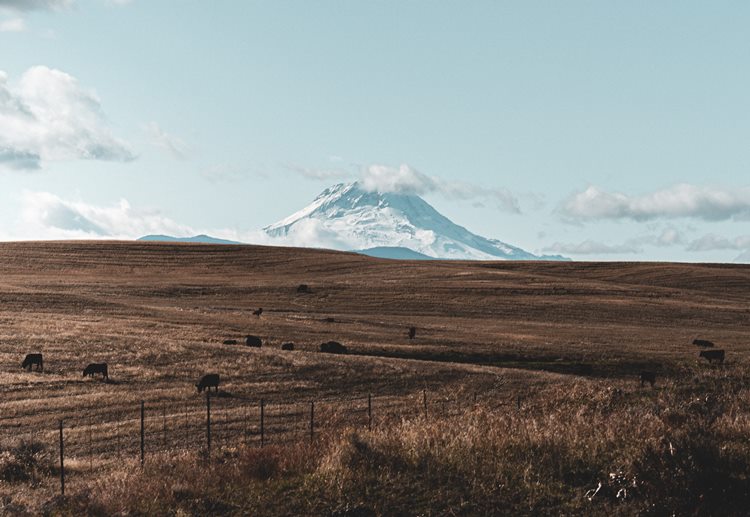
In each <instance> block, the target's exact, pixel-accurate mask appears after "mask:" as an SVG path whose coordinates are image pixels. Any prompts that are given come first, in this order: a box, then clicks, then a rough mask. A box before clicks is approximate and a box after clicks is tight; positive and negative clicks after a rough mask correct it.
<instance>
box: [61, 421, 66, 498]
mask: <svg viewBox="0 0 750 517" xmlns="http://www.w3.org/2000/svg"><path fill="white" fill-rule="evenodd" d="M64 451H65V444H64V442H63V421H62V420H60V494H61V495H65V460H64V459H63V458H64V454H65V453H64Z"/></svg>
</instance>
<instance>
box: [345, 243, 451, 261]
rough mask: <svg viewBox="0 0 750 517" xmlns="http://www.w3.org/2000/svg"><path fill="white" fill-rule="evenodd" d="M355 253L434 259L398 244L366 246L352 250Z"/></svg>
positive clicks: (393, 257) (379, 256)
mask: <svg viewBox="0 0 750 517" xmlns="http://www.w3.org/2000/svg"><path fill="white" fill-rule="evenodd" d="M354 252H355V253H359V254H361V255H367V256H370V257H377V258H385V259H396V260H436V259H435V258H434V257H429V256H427V255H424V254H422V253H419V252H417V251H414V250H411V249H409V248H403V247H399V246H378V247H375V248H367V249H364V250H354Z"/></svg>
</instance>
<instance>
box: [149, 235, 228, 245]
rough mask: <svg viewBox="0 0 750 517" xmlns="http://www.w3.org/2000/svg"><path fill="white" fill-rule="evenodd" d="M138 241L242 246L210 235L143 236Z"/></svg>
mask: <svg viewBox="0 0 750 517" xmlns="http://www.w3.org/2000/svg"><path fill="white" fill-rule="evenodd" d="M137 240H139V241H150V242H198V243H202V244H242V243H241V242H236V241H228V240H226V239H217V238H216V237H211V236H210V235H202V234H201V235H195V236H193V237H172V236H170V235H145V236H143V237H141V238H139V239H137Z"/></svg>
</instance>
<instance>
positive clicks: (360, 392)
mask: <svg viewBox="0 0 750 517" xmlns="http://www.w3.org/2000/svg"><path fill="white" fill-rule="evenodd" d="M300 284H307V285H308V286H309V292H298V289H297V288H298V286H299V285H300ZM261 307H262V308H263V312H262V314H261V315H260V316H255V315H253V311H254V310H256V309H258V308H261ZM410 326H414V327H416V338H415V339H414V340H410V339H409V337H408V335H407V331H408V328H409V327H410ZM749 327H750V267H748V266H740V265H711V264H666V263H665V264H660V263H551V262H492V263H485V262H446V261H390V260H382V259H374V258H369V257H364V256H360V255H356V254H350V253H340V252H333V251H324V250H312V249H295V248H271V247H258V246H212V245H188V244H160V243H120V242H106V243H90V242H77V243H76V242H65V243H62V242H46V243H5V244H2V245H0V368H1V369H2V371H3V376H2V384H1V386H2V393H3V397H2V399H1V400H0V433H1V434H0V441H2V443H3V444H4V447H6V448H8V449H9V448H12V447H13V446H14V445H13V444H14V443H15V442H16V441H18V440H27V441H29V442H32V441H37V442H40V443H43V444H45V446H46V447H48V448H49V451H48V453H47V454H49V455H51V456H54V454H56V451H57V449H56V448H55V447H56V441H55V440H56V436H57V434H56V430H57V426H58V422H59V420H61V419H62V420H63V421H64V422H65V425H66V430H67V432H68V440H69V441H70V445H69V451H70V474H69V481H68V483H69V492H71V493H75V492H76V491H77V490H82V487H85V486H86V485H87V484H88V483H90V482H91V480H92V479H94V478H96V477H99V476H100V475H102V472H107V470H108V469H109V470H111V469H116V468H118V465H121V464H124V463H126V462H128V461H132V460H135V459H136V458H137V455H138V453H139V450H138V448H139V443H138V440H139V425H140V424H139V420H138V418H139V411H140V403H141V401H143V402H144V407H145V408H146V411H147V415H148V418H149V421H148V423H147V426H148V428H147V445H146V447H147V452H148V453H149V454H150V453H151V452H152V451H153V454H156V453H157V451H162V450H173V449H178V448H180V447H182V448H185V449H188V450H189V449H198V448H199V447H202V446H203V441H204V440H205V436H204V434H205V433H204V429H203V426H204V419H205V414H204V413H205V399H204V397H203V396H201V395H199V394H198V393H197V390H196V388H195V386H194V384H195V383H196V382H197V380H198V378H199V377H200V376H201V375H202V374H204V373H209V372H216V373H219V374H220V376H221V379H222V382H221V392H220V394H219V395H218V396H217V397H215V406H214V409H215V416H214V418H215V422H216V437H215V440H217V441H216V442H215V446H216V447H217V448H220V447H222V445H224V446H227V445H228V444H231V443H232V440H239V441H241V442H243V443H244V444H248V443H249V444H250V445H252V446H255V445H256V444H257V442H258V440H259V436H258V429H257V427H258V426H257V416H258V411H259V409H258V404H259V401H260V400H261V399H263V400H264V402H265V404H266V405H267V407H268V409H267V411H268V420H269V422H268V426H269V429H268V431H267V433H268V436H267V440H268V441H269V443H271V444H273V443H278V444H280V445H282V444H287V443H292V444H293V443H296V442H302V441H304V440H306V439H307V438H306V437H307V433H308V431H309V424H308V419H309V415H308V413H309V405H310V403H311V402H312V403H315V404H317V407H318V408H319V409H318V411H319V413H318V414H317V415H316V418H318V419H319V422H320V423H319V426H320V429H319V430H316V431H317V432H320V433H326V432H328V433H330V432H334V431H336V430H337V429H343V428H344V427H347V426H348V427H357V426H359V427H362V426H366V425H367V418H368V417H367V413H366V404H367V402H366V401H367V397H368V395H372V397H374V400H375V401H376V402H375V407H374V408H373V413H374V425H375V426H376V427H377V426H378V424H379V423H383V422H384V421H385V414H386V413H388V414H389V415H390V416H391V417H393V418H405V417H408V416H414V417H420V412H421V411H423V410H424V407H423V405H424V398H425V397H427V398H428V399H429V400H428V402H427V404H428V407H429V408H430V409H429V410H428V411H433V410H434V411H436V412H437V411H442V413H443V418H448V419H449V418H451V416H450V415H451V414H452V413H451V411H455V412H456V414H457V415H458V414H463V413H461V412H462V411H469V408H470V406H472V405H474V404H480V405H483V406H484V407H486V408H488V409H489V410H491V411H493V412H513V411H514V412H518V411H520V406H521V405H523V407H524V408H527V410H528V411H540V412H543V411H544V408H545V405H546V404H550V401H551V400H553V399H554V397H560V396H562V395H560V394H561V393H566V392H573V391H576V390H584V391H585V392H586V393H589V394H596V393H605V392H607V390H618V393H625V394H626V396H627V395H628V394H634V396H635V397H639V399H638V400H642V399H644V397H645V398H646V399H647V403H648V404H650V405H653V404H658V403H659V397H666V396H667V394H665V393H672V392H676V391H679V389H680V386H682V385H684V384H685V383H686V382H688V380H690V379H693V381H694V380H695V379H696V378H699V377H700V376H705V375H709V376H712V377H711V379H714V380H715V379H719V378H723V377H731V378H732V379H747V371H748V370H750V339H748V328H749ZM248 334H251V335H257V336H259V337H260V338H261V339H262V340H263V347H262V348H260V349H257V348H251V347H246V346H244V337H245V336H246V335H248ZM696 338H703V339H709V340H711V341H713V342H715V343H716V346H717V348H721V349H724V350H725V351H726V362H725V364H724V365H716V364H714V365H709V364H708V363H707V362H706V361H703V360H701V361H699V360H698V359H699V358H698V352H699V348H698V347H696V346H694V345H693V344H692V341H693V340H694V339H696ZM228 339H235V340H237V341H238V344H223V341H224V340H228ZM329 340H335V341H339V342H341V343H342V344H344V345H345V346H346V347H348V349H349V354H347V355H332V354H324V353H321V352H320V351H319V346H320V344H321V343H322V342H325V341H329ZM285 342H293V343H294V344H295V350H294V351H292V352H290V351H282V350H281V349H280V348H281V344H282V343H285ZM31 352H40V353H43V355H44V362H45V363H44V366H45V368H44V372H43V373H38V372H35V371H32V372H26V371H24V370H22V369H21V368H20V363H21V361H22V360H23V358H24V355H25V354H26V353H31ZM92 362H106V363H108V365H109V376H110V380H109V382H102V381H101V380H99V379H90V378H83V377H82V370H83V368H84V367H85V366H86V364H88V363H92ZM642 370H649V371H654V372H656V374H657V386H656V388H655V389H651V388H650V387H645V388H641V386H640V384H639V382H638V381H639V372H641V371H642ZM696 376H698V377H696ZM722 376H723V377H722ZM720 380H721V379H719V380H716V382H719V381H720ZM693 381H690V382H693ZM712 382H713V381H712ZM738 382H739V381H738ZM740 384H742V383H740ZM662 390H667V392H663V391H662ZM669 390H671V391H669ZM737 393H738V395H737V397H739V399H738V400H740V402H741V404H740V407H739V409H738V410H741V411H745V413H742V414H744V415H745V416H744V417H743V418H745V419H747V412H746V411H747V403H748V400H747V398H748V393H747V390H746V389H744V391H742V390H740V391H738V392H737ZM593 396H594V395H592V397H593ZM691 396H692V395H691ZM743 404H744V405H743ZM433 408H434V409H433ZM421 417H424V415H422V416H421ZM421 417H420V418H421ZM743 422H744V424H742V425H747V422H746V421H745V420H743ZM274 433H275V434H274ZM222 440H223V442H222ZM47 474H48V475H43V476H41V477H40V479H39V480H37V481H36V482H35V483H28V482H25V481H23V480H21V481H18V480H13V479H11V480H9V481H8V480H6V482H3V483H2V484H0V491H2V493H4V494H8V496H9V497H12V498H13V500H14V501H16V502H17V504H19V505H24V507H27V508H37V506H35V505H38V504H40V502H41V501H45V500H49V499H50V498H51V497H52V496H53V495H54V494H55V493H56V491H57V490H58V485H57V484H56V483H57V481H56V477H55V475H56V474H55V472H54V471H50V472H48V473H47ZM594 486H595V485H594ZM583 488H586V487H582V488H581V492H583V491H585V490H583ZM9 504H10V503H9ZM441 513H442V512H441V511H436V512H435V514H441ZM469 513H471V512H469Z"/></svg>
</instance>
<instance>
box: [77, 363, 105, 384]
mask: <svg viewBox="0 0 750 517" xmlns="http://www.w3.org/2000/svg"><path fill="white" fill-rule="evenodd" d="M97 373H100V374H101V375H102V380H107V379H109V374H108V373H107V363H91V364H89V365H88V366H87V367H86V368H84V369H83V376H84V377H93V376H94V375H96V374H97Z"/></svg>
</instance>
